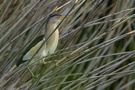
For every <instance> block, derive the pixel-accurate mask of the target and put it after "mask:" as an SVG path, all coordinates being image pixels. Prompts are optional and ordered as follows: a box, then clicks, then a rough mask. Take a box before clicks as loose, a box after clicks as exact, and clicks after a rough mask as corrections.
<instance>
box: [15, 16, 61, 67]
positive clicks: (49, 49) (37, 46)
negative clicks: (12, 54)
mask: <svg viewBox="0 0 135 90" xmlns="http://www.w3.org/2000/svg"><path fill="white" fill-rule="evenodd" d="M62 18H63V16H62V15H59V14H54V15H51V16H50V19H49V20H48V21H47V23H46V32H45V34H44V35H41V36H39V37H37V38H36V39H35V40H33V41H32V43H31V44H30V45H29V46H28V47H27V48H26V50H25V51H24V53H23V55H22V57H21V59H20V60H19V61H18V63H17V64H16V65H17V66H19V65H20V64H22V63H23V62H25V61H27V60H31V59H32V60H39V59H40V58H42V57H45V56H46V55H48V54H52V53H54V51H55V49H56V47H57V45H58V40H59V30H58V29H56V30H55V28H56V27H57V26H58V24H59V23H60V21H61V20H62ZM54 30H55V31H54ZM53 32H54V33H53ZM52 33H53V34H52ZM47 38H48V39H47ZM45 39H47V40H46V42H45ZM32 57H33V58H32Z"/></svg>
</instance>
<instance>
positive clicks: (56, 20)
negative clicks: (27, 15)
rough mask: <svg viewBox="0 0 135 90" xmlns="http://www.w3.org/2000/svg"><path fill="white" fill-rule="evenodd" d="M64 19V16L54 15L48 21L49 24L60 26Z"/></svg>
mask: <svg viewBox="0 0 135 90" xmlns="http://www.w3.org/2000/svg"><path fill="white" fill-rule="evenodd" d="M63 18H64V16H62V15H60V14H52V15H50V18H49V20H48V24H57V25H58V24H59V23H60V21H61V20H62V19H63Z"/></svg>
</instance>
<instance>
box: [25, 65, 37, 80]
mask: <svg viewBox="0 0 135 90" xmlns="http://www.w3.org/2000/svg"><path fill="white" fill-rule="evenodd" d="M27 70H28V71H29V72H30V74H31V76H32V78H34V79H37V78H38V77H37V76H35V75H34V74H33V72H32V71H31V70H30V69H29V67H27Z"/></svg>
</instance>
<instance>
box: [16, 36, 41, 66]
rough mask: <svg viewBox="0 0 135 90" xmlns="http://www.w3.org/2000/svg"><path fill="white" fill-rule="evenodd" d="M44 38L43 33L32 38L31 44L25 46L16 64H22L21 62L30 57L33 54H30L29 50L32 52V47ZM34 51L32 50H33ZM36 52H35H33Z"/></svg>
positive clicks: (36, 45)
mask: <svg viewBox="0 0 135 90" xmlns="http://www.w3.org/2000/svg"><path fill="white" fill-rule="evenodd" d="M43 39H44V35H40V36H38V37H37V38H36V39H34V40H33V41H32V42H31V44H30V45H29V46H28V47H27V48H26V50H25V51H24V53H23V54H22V56H21V58H20V60H19V61H18V62H17V64H16V65H17V66H19V65H20V64H22V63H23V62H25V61H27V60H29V59H31V58H32V57H33V56H32V55H30V53H29V51H30V52H31V53H32V51H33V50H34V48H36V47H38V46H40V45H39V44H41V41H42V40H43ZM33 53H34V52H33ZM35 53H36V52H35Z"/></svg>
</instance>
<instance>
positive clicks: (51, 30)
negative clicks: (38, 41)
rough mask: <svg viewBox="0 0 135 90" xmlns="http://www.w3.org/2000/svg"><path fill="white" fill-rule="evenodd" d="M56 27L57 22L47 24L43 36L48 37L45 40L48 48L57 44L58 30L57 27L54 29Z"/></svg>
mask: <svg viewBox="0 0 135 90" xmlns="http://www.w3.org/2000/svg"><path fill="white" fill-rule="evenodd" d="M56 27H57V24H53V25H47V29H48V30H47V31H46V34H45V38H46V39H48V40H47V41H46V44H47V48H48V49H50V48H51V47H53V45H54V44H58V38H59V31H58V29H56ZM54 30H55V31H54ZM52 33H53V34H52ZM50 35H51V36H50Z"/></svg>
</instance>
